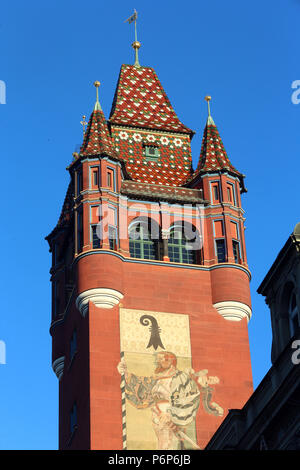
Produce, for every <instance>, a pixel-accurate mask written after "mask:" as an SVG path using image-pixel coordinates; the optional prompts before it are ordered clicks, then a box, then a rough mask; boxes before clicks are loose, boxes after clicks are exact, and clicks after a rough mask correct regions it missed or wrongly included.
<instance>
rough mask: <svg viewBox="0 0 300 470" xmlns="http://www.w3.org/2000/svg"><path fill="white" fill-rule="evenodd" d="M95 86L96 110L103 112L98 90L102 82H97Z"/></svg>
mask: <svg viewBox="0 0 300 470" xmlns="http://www.w3.org/2000/svg"><path fill="white" fill-rule="evenodd" d="M94 86H95V87H96V104H95V108H94V110H101V106H100V103H99V93H98V88H99V86H100V82H98V81H97V80H96V81H95V82H94Z"/></svg>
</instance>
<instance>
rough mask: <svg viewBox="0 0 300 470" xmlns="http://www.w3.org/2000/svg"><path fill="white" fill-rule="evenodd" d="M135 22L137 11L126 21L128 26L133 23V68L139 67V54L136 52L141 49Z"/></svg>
mask: <svg viewBox="0 0 300 470" xmlns="http://www.w3.org/2000/svg"><path fill="white" fill-rule="evenodd" d="M136 20H137V11H136V10H134V13H133V15H131V16H130V17H129V18H128V19H127V20H126V21H125V23H126V22H128V24H130V23H132V22H133V21H134V42H133V43H132V47H133V49H134V50H135V62H134V65H135V67H140V63H139V54H138V50H139V48H140V47H141V43H140V42H139V41H138V39H137V26H136Z"/></svg>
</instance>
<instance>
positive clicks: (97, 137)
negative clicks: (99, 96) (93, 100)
mask: <svg viewBox="0 0 300 470" xmlns="http://www.w3.org/2000/svg"><path fill="white" fill-rule="evenodd" d="M95 108H96V109H94V111H93V112H92V114H91V117H90V120H89V123H88V127H87V130H86V132H85V134H84V139H83V144H82V146H81V149H80V154H81V155H99V154H105V155H108V156H111V157H114V158H119V157H118V155H117V154H116V152H115V150H114V147H113V142H112V139H111V137H110V134H109V130H108V127H107V123H106V120H105V117H104V114H103V111H102V110H101V109H100V107H95Z"/></svg>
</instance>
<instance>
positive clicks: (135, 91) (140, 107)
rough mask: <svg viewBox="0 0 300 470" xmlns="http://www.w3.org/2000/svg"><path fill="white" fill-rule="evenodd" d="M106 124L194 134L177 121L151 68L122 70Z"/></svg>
mask: <svg viewBox="0 0 300 470" xmlns="http://www.w3.org/2000/svg"><path fill="white" fill-rule="evenodd" d="M109 122H110V123H111V124H114V125H116V124H118V125H121V126H133V127H142V128H150V129H156V130H164V131H170V132H183V133H187V134H193V133H194V132H193V131H192V130H191V129H189V128H188V127H186V126H185V125H184V124H182V122H181V121H180V120H179V119H178V117H177V115H176V113H175V111H174V109H173V108H172V105H171V103H170V101H169V99H168V97H167V95H166V93H165V91H164V89H163V87H162V85H161V83H160V81H159V79H158V78H157V75H156V73H155V71H154V70H153V68H151V67H136V66H134V65H125V64H123V65H122V67H121V71H120V75H119V80H118V84H117V88H116V92H115V96H114V101H113V105H112V109H111V113H110V118H109Z"/></svg>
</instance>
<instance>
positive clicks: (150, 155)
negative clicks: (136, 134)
mask: <svg viewBox="0 0 300 470" xmlns="http://www.w3.org/2000/svg"><path fill="white" fill-rule="evenodd" d="M144 148H145V157H146V159H147V160H157V159H158V157H159V150H158V148H157V147H155V146H154V145H145V147H144Z"/></svg>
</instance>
